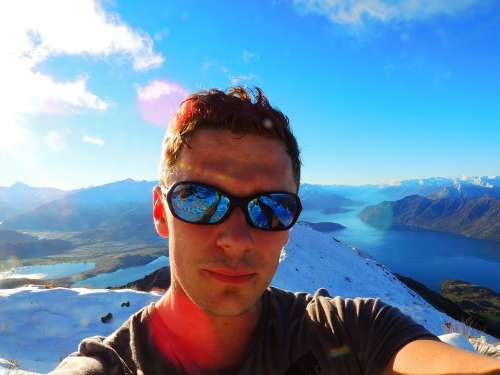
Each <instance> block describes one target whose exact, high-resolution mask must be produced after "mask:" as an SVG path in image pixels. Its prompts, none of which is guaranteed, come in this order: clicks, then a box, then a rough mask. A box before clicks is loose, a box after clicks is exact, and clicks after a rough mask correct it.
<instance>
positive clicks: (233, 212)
mask: <svg viewBox="0 0 500 375" xmlns="http://www.w3.org/2000/svg"><path fill="white" fill-rule="evenodd" d="M299 183H300V158H299V150H298V146H297V142H296V140H295V138H294V136H293V135H292V133H291V130H290V128H289V125H288V119H287V118H286V117H285V116H284V115H283V114H282V113H281V112H279V111H277V110H276V109H274V108H273V107H271V105H270V104H269V102H268V101H267V99H266V98H265V96H264V95H263V93H262V91H261V90H259V89H257V90H256V95H255V97H254V98H253V97H252V95H251V94H250V93H249V92H247V91H246V90H245V89H243V88H232V89H230V90H229V91H228V92H222V91H218V90H210V91H206V92H200V93H197V94H194V95H192V96H191V97H189V98H188V99H187V100H186V101H185V102H184V103H183V105H182V106H181V108H180V110H179V112H178V114H177V116H176V117H175V119H174V120H173V122H172V123H171V126H170V129H169V132H168V133H167V136H166V137H165V140H164V144H163V152H162V160H161V163H160V186H159V187H157V188H155V190H154V193H153V216H154V223H155V226H156V230H157V232H158V233H159V235H160V236H163V237H165V238H168V241H169V251H170V266H171V286H170V288H169V289H168V291H167V292H166V293H165V295H164V296H163V297H162V298H161V300H160V301H158V302H157V303H156V304H151V305H150V306H147V307H145V308H144V309H142V310H141V311H139V312H138V313H136V314H134V315H133V316H132V317H130V318H129V320H128V321H127V322H125V323H124V325H123V326H122V327H121V328H120V329H118V330H117V331H116V332H114V333H113V334H112V335H111V336H109V337H107V338H104V337H93V338H89V339H86V340H84V341H82V343H81V344H80V347H79V351H78V352H77V353H74V354H72V355H71V356H69V357H67V358H66V359H65V360H64V361H63V362H62V363H61V364H60V365H59V366H58V367H57V369H56V370H55V372H54V374H146V375H147V374H285V375H286V374H290V375H291V374H380V373H383V374H410V373H411V374H494V373H495V371H497V372H496V373H498V371H499V369H500V362H498V361H495V360H492V359H489V358H486V357H481V356H479V355H475V354H471V353H468V352H465V351H461V350H459V349H456V348H453V347H451V346H449V345H447V344H444V343H441V342H440V341H439V340H438V339H437V338H436V337H435V336H434V335H432V334H431V333H430V332H428V331H427V330H425V329H424V328H423V327H422V326H419V325H418V324H416V323H415V322H413V321H412V320H411V319H410V318H409V317H407V316H405V315H403V314H401V313H400V312H399V310H397V309H395V308H393V307H390V306H388V305H385V304H383V303H382V302H381V301H380V300H378V299H377V300H374V299H342V298H340V297H336V298H330V297H329V296H327V295H326V293H324V292H321V291H319V292H318V293H317V294H316V295H314V296H312V295H307V294H305V293H296V294H293V293H290V292H285V291H282V290H279V289H276V288H268V286H269V283H270V281H271V279H272V277H273V275H274V273H275V271H276V267H277V266H278V262H279V257H280V253H281V250H282V248H283V247H284V246H285V244H286V243H287V240H288V231H289V229H290V227H291V226H292V225H293V224H294V223H295V221H296V220H297V218H298V216H299V214H300V210H301V205H300V200H299V199H298V197H297V195H296V194H297V192H298V188H299ZM332 272H335V270H332Z"/></svg>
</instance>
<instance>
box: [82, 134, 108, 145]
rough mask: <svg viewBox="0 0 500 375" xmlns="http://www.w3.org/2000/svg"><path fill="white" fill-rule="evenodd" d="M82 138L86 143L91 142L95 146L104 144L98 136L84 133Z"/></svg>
mask: <svg viewBox="0 0 500 375" xmlns="http://www.w3.org/2000/svg"><path fill="white" fill-rule="evenodd" d="M82 140H83V141H84V142H86V143H92V144H93V145H96V146H104V141H103V140H102V139H100V138H95V137H89V136H87V135H84V136H83V138H82Z"/></svg>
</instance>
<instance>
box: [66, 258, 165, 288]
mask: <svg viewBox="0 0 500 375" xmlns="http://www.w3.org/2000/svg"><path fill="white" fill-rule="evenodd" d="M168 264H169V258H168V257H166V256H161V257H159V258H157V259H155V260H153V261H152V262H149V263H148V264H145V265H143V266H134V267H128V268H124V269H121V268H120V269H118V270H116V271H114V272H110V273H101V274H99V275H97V276H94V277H90V278H88V279H85V280H81V281H78V282H77V283H74V284H73V285H71V287H72V288H78V287H89V288H107V287H116V286H121V285H125V284H128V283H130V282H132V281H136V280H138V279H141V278H143V277H144V276H146V275H148V274H150V273H153V272H154V271H156V270H157V269H159V268H161V267H165V266H167V265H168Z"/></svg>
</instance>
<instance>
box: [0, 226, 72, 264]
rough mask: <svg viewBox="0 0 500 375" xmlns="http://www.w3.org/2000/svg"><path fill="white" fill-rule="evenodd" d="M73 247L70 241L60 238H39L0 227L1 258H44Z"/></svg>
mask: <svg viewBox="0 0 500 375" xmlns="http://www.w3.org/2000/svg"><path fill="white" fill-rule="evenodd" d="M71 248H73V244H72V243H71V242H69V241H64V240H59V239H39V238H37V237H34V236H31V235H28V234H24V233H20V232H16V231H12V230H3V229H0V260H4V259H7V258H8V257H17V258H42V257H45V256H47V255H53V254H60V253H63V252H65V251H67V250H69V249H71Z"/></svg>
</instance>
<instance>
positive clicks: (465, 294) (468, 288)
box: [441, 280, 500, 335]
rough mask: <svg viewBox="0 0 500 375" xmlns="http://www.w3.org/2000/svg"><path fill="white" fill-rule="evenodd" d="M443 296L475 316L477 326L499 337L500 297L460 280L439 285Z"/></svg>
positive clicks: (486, 289) (489, 290) (488, 290)
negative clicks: (495, 333)
mask: <svg viewBox="0 0 500 375" xmlns="http://www.w3.org/2000/svg"><path fill="white" fill-rule="evenodd" d="M441 290H442V291H443V295H444V296H446V298H448V299H449V300H451V301H453V302H454V303H456V304H457V305H459V306H460V307H461V308H462V309H463V310H464V311H466V312H467V313H469V314H471V315H474V316H477V317H478V319H476V320H477V322H478V326H481V325H482V327H481V328H482V329H487V330H490V331H493V332H497V335H500V295H499V294H498V293H495V292H494V291H493V290H491V289H488V288H484V287H481V286H479V285H474V284H470V283H467V282H465V281H460V280H447V281H446V282H444V283H443V284H442V285H441Z"/></svg>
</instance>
